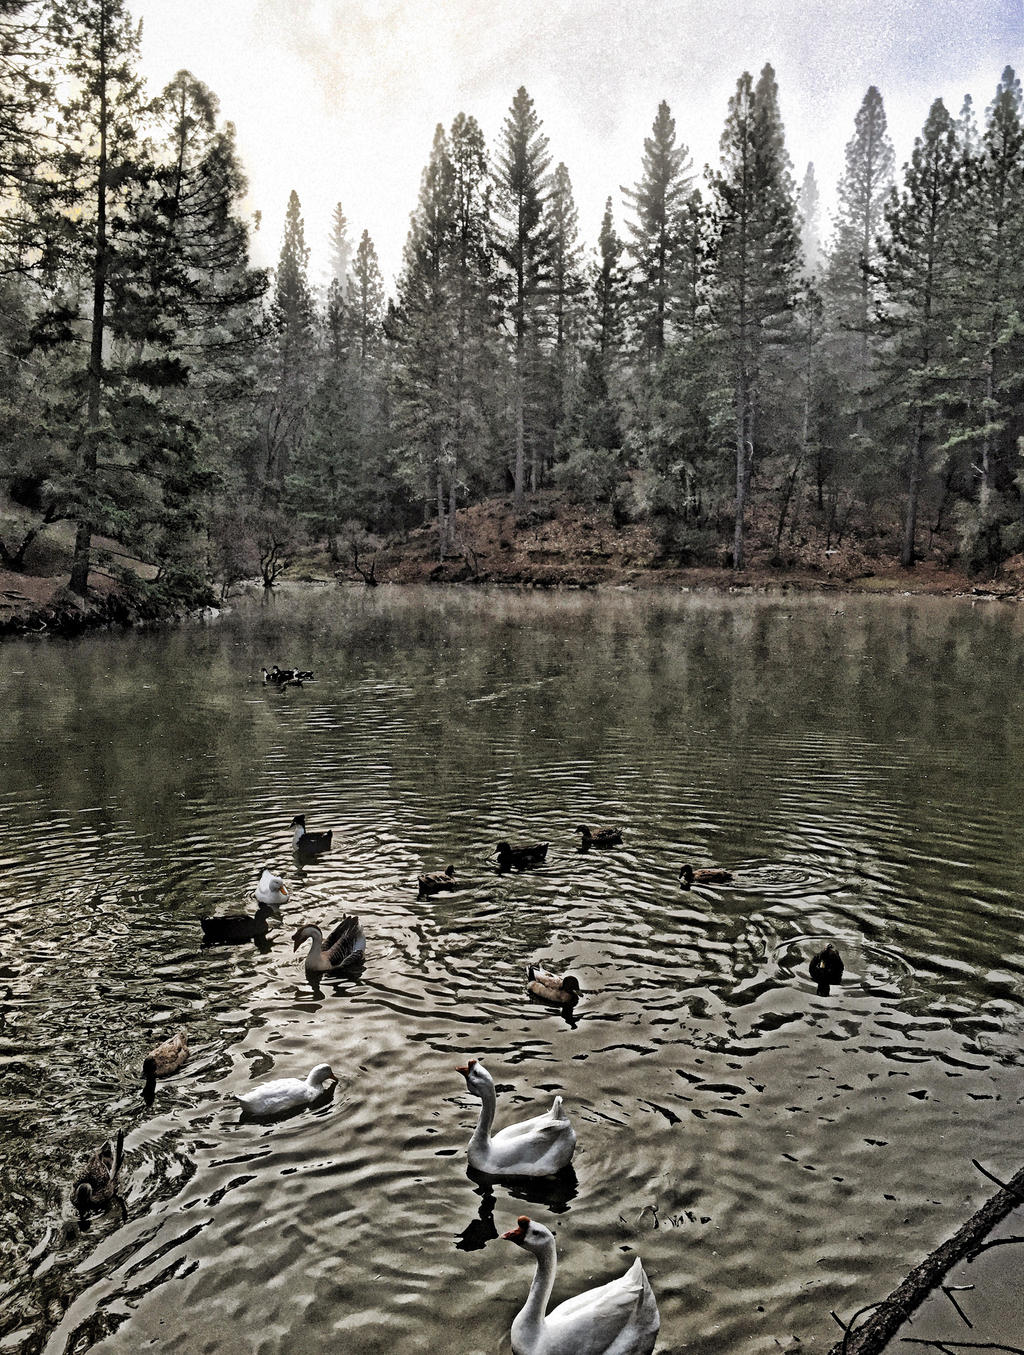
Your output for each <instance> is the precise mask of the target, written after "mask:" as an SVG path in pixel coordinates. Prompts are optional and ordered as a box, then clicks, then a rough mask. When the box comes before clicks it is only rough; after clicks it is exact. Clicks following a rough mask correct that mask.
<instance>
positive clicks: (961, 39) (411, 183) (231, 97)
mask: <svg viewBox="0 0 1024 1355" xmlns="http://www.w3.org/2000/svg"><path fill="white" fill-rule="evenodd" d="M129 7H130V9H131V11H132V13H133V14H135V15H136V16H138V17H139V18H141V19H142V20H143V41H142V49H143V69H144V71H145V73H146V75H147V77H148V79H149V83H150V89H151V91H152V92H153V93H156V92H157V91H158V90H159V89H160V88H161V87H162V86H163V84H164V83H166V81H167V80H168V79H170V77H171V76H172V75H173V74H174V73H175V72H176V71H177V70H179V69H181V68H183V67H184V68H187V69H188V70H191V71H192V73H193V74H194V75H196V76H197V77H198V78H199V79H200V80H202V81H204V82H205V83H206V84H207V85H209V86H210V88H211V89H212V90H213V91H214V93H215V94H216V95H217V96H218V97H219V99H220V103H221V110H222V113H223V116H224V117H225V119H229V120H230V121H232V122H234V124H235V126H236V128H237V131H238V145H239V149H240V151H241V155H242V158H243V161H244V163H245V167H246V171H247V173H248V176H249V182H250V199H249V204H248V205H249V206H250V207H251V208H252V209H258V210H259V211H260V212H261V213H262V221H263V224H262V228H261V231H260V235H259V236H258V237H257V240H256V242H255V243H256V245H257V249H258V253H259V257H260V259H261V261H262V262H266V263H273V262H274V261H275V260H276V258H277V255H278V252H279V250H280V243H281V232H282V226H283V221H284V209H285V204H286V202H287V198H288V193H289V191H290V190H291V189H292V188H294V189H296V191H297V192H298V194H299V198H300V199H301V202H302V208H303V215H304V217H305V223H306V238H307V242H308V243H309V245H310V246H311V248H312V250H313V259H312V267H311V271H312V274H313V280H314V281H317V282H319V281H321V280H322V278H323V277H324V276H325V274H326V241H327V235H328V230H329V226H330V217H331V211H332V209H333V207H334V204H335V203H336V202H341V203H342V205H343V207H344V210H345V214H346V216H347V217H348V219H349V222H350V228H351V229H350V233H351V234H352V236H353V238H354V239H358V236H359V234H360V233H361V232H362V230H363V229H364V228H365V229H367V230H369V232H370V235H371V237H372V238H373V241H374V243H375V245H376V246H377V251H378V253H379V255H380V260H381V266H382V268H383V270H384V273H385V277H386V278H387V279H388V281H389V283H390V281H391V280H392V279H393V277H394V275H395V274H396V273H397V271H398V269H399V267H400V264H401V251H402V245H403V243H404V241H405V236H406V232H407V230H408V225H409V214H410V212H411V211H412V210H413V208H414V207H415V204H416V196H417V193H418V190H419V180H420V174H421V172H422V169H423V167H424V165H425V164H426V161H427V157H428V155H429V152H430V144H431V140H432V138H433V134H434V128H435V126H436V124H437V123H438V122H442V123H444V124H445V126H446V127H450V125H451V122H452V119H453V117H454V116H455V114H457V113H459V112H465V113H468V114H472V115H473V116H474V117H476V119H477V121H478V122H479V123H480V125H481V127H482V129H483V132H484V135H485V136H486V138H487V142H488V146H489V147H493V146H494V145H495V143H496V142H497V139H498V137H499V135H500V131H501V125H502V121H503V119H504V117H505V114H506V112H507V110H508V106H509V104H510V103H511V100H512V97H513V95H514V93H515V91H516V89H517V88H518V87H519V86H520V85H525V86H526V88H527V90H528V91H529V93H530V94H531V95H532V97H533V99H534V102H535V104H536V108H537V112H538V115H539V116H540V118H541V120H542V122H543V127H544V131H545V132H546V133H547V135H548V137H549V139H550V143H551V146H550V149H551V154H552V157H553V161H552V163H553V164H555V163H557V162H558V161H559V160H563V161H564V162H565V164H566V166H567V167H568V170H569V174H570V177H571V179H572V183H573V188H574V192H575V196H576V203H577V207H578V208H579V215H580V233H581V237H582V239H583V241H584V243H585V244H586V245H587V246H588V248H589V247H591V246H592V245H593V243H594V241H595V240H596V237H597V232H598V228H599V225H600V219H601V214H602V212H603V209H604V200H605V198H606V197H607V196H608V195H609V194H611V195H612V197H613V200H614V206H615V211H616V216H617V220H618V222H619V226H620V229H621V226H622V218H623V212H622V202H621V194H620V192H619V188H620V185H622V184H627V185H632V184H634V183H635V182H636V180H637V178H638V177H639V173H640V158H641V155H642V151H643V140H644V137H645V136H647V135H648V134H649V132H650V127H651V123H652V122H653V120H654V115H655V113H656V111H657V107H658V103H659V101H660V100H662V99H667V100H668V103H669V106H670V107H671V109H672V113H673V115H674V117H675V119H676V130H677V136H678V138H679V139H681V140H682V141H684V142H685V143H686V144H687V145H688V146H689V147H690V149H691V152H692V154H693V158H694V161H695V167H696V169H697V171H698V172H701V171H702V170H703V167H704V165H705V164H706V163H708V162H709V161H714V160H715V159H716V158H717V152H718V139H719V137H720V135H721V131H722V126H723V123H724V120H725V113H726V104H727V101H728V99H729V96H730V94H731V93H732V91H733V90H734V89H735V86H736V80H737V78H738V77H739V75H740V74H741V73H742V72H743V71H744V70H749V71H751V73H752V74H754V75H755V77H756V75H757V73H758V72H759V71H760V70H761V68H762V66H763V65H764V64H765V62H766V61H770V62H771V63H772V65H773V66H774V67H775V71H776V75H777V78H778V82H779V95H780V102H781V106H782V115H783V120H784V122H785V126H786V135H787V145H788V148H789V152H790V155H791V157H792V159H793V162H794V169H795V173H796V178H797V182H799V181H800V179H802V177H803V173H804V170H805V169H806V166H807V162H808V161H809V160H813V161H814V164H815V169H816V172H817V177H818V181H819V185H820V187H821V190H822V193H823V196H824V197H825V199H826V201H828V200H829V199H830V198H831V195H832V193H833V191H834V183H835V180H836V178H837V176H838V174H839V172H840V171H841V169H842V164H843V151H844V147H845V145H846V142H847V141H848V140H849V139H850V137H851V135H852V133H853V120H854V116H855V114H856V112H857V109H858V107H859V106H860V102H861V99H862V98H863V96H864V92H865V90H866V89H867V87H868V86H869V85H871V84H876V85H878V87H879V88H880V89H881V91H882V95H883V98H884V100H885V107H886V113H887V115H888V119H889V128H890V132H891V133H892V136H893V140H894V142H895V145H896V154H897V160H898V162H899V163H900V164H902V163H903V161H904V160H905V159H906V158H907V156H908V155H909V154H910V151H911V149H912V146H913V139H914V137H915V136H916V135H917V134H918V132H919V131H920V129H921V126H922V125H923V123H924V120H925V117H926V115H927V112H928V108H929V106H930V104H931V102H932V100H933V99H935V98H937V97H941V98H943V99H944V100H945V101H946V104H947V106H948V107H949V108H950V110H951V112H953V113H954V114H955V113H956V112H958V111H959V108H960V105H961V102H962V100H963V96H964V94H965V92H970V93H971V94H972V95H973V97H974V100H975V105H976V107H977V109H978V113H979V121H980V120H981V119H982V117H983V115H984V109H985V107H986V106H987V104H988V102H989V100H990V99H991V97H992V93H993V91H994V89H995V85H996V82H997V80H998V79H999V76H1000V75H1001V73H1002V70H1003V68H1004V66H1006V65H1008V64H1009V65H1012V66H1014V67H1015V69H1016V70H1017V71H1018V73H1021V71H1022V68H1024V0H827V2H826V0H759V2H757V0H700V2H699V3H698V0H129Z"/></svg>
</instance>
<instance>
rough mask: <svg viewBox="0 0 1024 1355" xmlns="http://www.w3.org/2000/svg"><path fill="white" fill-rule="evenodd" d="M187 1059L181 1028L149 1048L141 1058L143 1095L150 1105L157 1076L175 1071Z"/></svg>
mask: <svg viewBox="0 0 1024 1355" xmlns="http://www.w3.org/2000/svg"><path fill="white" fill-rule="evenodd" d="M187 1059H188V1036H187V1035H186V1034H185V1032H184V1031H183V1030H179V1031H178V1032H177V1033H176V1034H175V1035H172V1036H171V1037H170V1039H169V1040H164V1042H163V1044H158V1045H157V1046H156V1047H155V1048H154V1049H151V1050H150V1051H149V1053H148V1054H147V1055H146V1057H145V1058H144V1059H143V1060H142V1077H143V1081H144V1085H143V1088H142V1095H143V1097H144V1098H145V1099H146V1100H147V1101H148V1102H149V1103H150V1104H151V1105H152V1103H153V1094H154V1092H155V1091H156V1080H157V1078H158V1077H169V1076H170V1074H171V1073H176V1072H177V1071H178V1069H179V1068H180V1067H182V1065H183V1064H184V1063H185V1061H186V1060H187Z"/></svg>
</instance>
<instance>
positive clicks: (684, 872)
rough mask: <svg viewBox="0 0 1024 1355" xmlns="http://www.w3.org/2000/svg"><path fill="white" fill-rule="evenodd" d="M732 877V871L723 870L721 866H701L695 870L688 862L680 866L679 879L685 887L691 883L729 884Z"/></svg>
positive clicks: (687, 887)
mask: <svg viewBox="0 0 1024 1355" xmlns="http://www.w3.org/2000/svg"><path fill="white" fill-rule="evenodd" d="M731 879H732V871H731V870H723V869H722V867H721V866H701V867H700V869H698V870H694V868H693V867H692V866H691V865H690V863H689V862H687V863H686V865H684V866H680V867H679V881H680V884H681V885H682V886H683V888H684V889H689V887H690V886H691V885H727V884H728V883H729V881H730V880H731Z"/></svg>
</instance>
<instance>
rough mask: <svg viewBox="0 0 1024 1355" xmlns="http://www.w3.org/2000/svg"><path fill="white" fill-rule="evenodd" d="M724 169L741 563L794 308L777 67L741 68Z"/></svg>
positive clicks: (721, 186) (719, 290)
mask: <svg viewBox="0 0 1024 1355" xmlns="http://www.w3.org/2000/svg"><path fill="white" fill-rule="evenodd" d="M721 156H722V161H721V169H720V171H719V172H718V173H716V174H715V175H714V176H713V177H712V186H713V190H714V194H715V225H716V239H715V242H714V248H715V256H714V264H715V282H714V297H713V307H714V311H715V318H716V321H717V324H718V326H719V330H720V333H721V337H722V341H723V343H724V347H725V351H726V353H727V354H728V357H729V360H730V363H731V367H732V374H733V409H734V426H735V462H736V495H735V528H734V534H733V566H734V568H736V569H742V568H743V566H744V513H745V509H746V501H747V493H748V490H749V486H750V476H751V471H752V469H753V465H754V459H755V454H756V450H757V446H758V442H759V440H760V439H761V437H762V432H761V430H760V428H759V425H758V413H759V410H762V409H763V408H764V406H765V403H766V400H767V398H768V395H769V387H770V385H771V383H772V380H773V378H774V380H775V381H776V382H777V381H779V380H780V379H781V376H782V371H781V366H780V363H779V361H778V347H779V345H780V344H781V343H782V341H783V339H784V336H785V332H786V328H787V324H788V322H789V320H790V319H791V318H792V314H793V308H794V305H795V290H796V274H797V269H798V263H799V236H798V229H797V218H796V206H795V203H794V201H793V185H792V175H791V172H790V167H789V157H788V155H787V154H786V149H785V141H784V135H783V129H782V122H781V119H780V117H779V109H778V92H777V88H776V84H775V72H774V71H773V70H772V68H771V66H765V68H764V69H763V71H762V72H761V75H760V77H759V78H758V81H757V84H756V86H755V85H754V82H753V80H752V79H751V77H750V75H749V74H747V73H746V72H744V74H743V75H742V76H741V77H740V79H739V82H738V84H737V87H736V93H735V94H734V95H733V96H732V98H731V99H730V100H729V111H728V116H727V118H726V124H725V131H724V132H723V134H722V140H721Z"/></svg>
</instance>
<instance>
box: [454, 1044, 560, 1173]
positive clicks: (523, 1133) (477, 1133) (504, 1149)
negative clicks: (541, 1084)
mask: <svg viewBox="0 0 1024 1355" xmlns="http://www.w3.org/2000/svg"><path fill="white" fill-rule="evenodd" d="M455 1071H456V1072H458V1073H461V1074H462V1076H463V1077H464V1078H465V1079H466V1086H467V1087H468V1089H469V1090H470V1092H472V1094H473V1095H474V1096H479V1098H480V1101H481V1103H482V1104H481V1106H480V1119H479V1120H478V1121H477V1126H476V1129H475V1130H474V1132H473V1137H472V1138H471V1139H470V1141H469V1165H470V1166H471V1167H473V1168H474V1169H475V1170H476V1171H480V1172H486V1173H487V1174H488V1175H489V1176H554V1175H555V1173H556V1172H559V1171H561V1170H562V1168H563V1167H565V1166H567V1165H568V1163H569V1162H570V1161H571V1159H572V1155H573V1150H574V1149H575V1147H576V1131H575V1129H573V1127H572V1125H571V1124H570V1122H569V1118H568V1116H566V1115H564V1114H563V1112H562V1098H561V1097H560V1096H556V1097H555V1099H554V1101H553V1102H552V1104H551V1109H550V1110H549V1111H547V1112H546V1113H545V1114H544V1115H536V1116H534V1118H533V1119H531V1120H521V1121H520V1122H519V1124H510V1125H507V1126H506V1127H505V1128H504V1129H499V1130H498V1132H497V1133H496V1134H495V1135H493V1136H492V1135H491V1124H492V1123H493V1121H494V1108H495V1105H496V1103H497V1097H496V1095H495V1091H494V1079H493V1078H492V1077H491V1075H490V1073H489V1072H488V1071H487V1069H486V1068H485V1067H484V1066H483V1064H482V1063H481V1062H480V1060H479V1059H470V1060H469V1063H467V1064H466V1065H465V1066H464V1067H459V1068H457V1069H456V1070H455Z"/></svg>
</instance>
